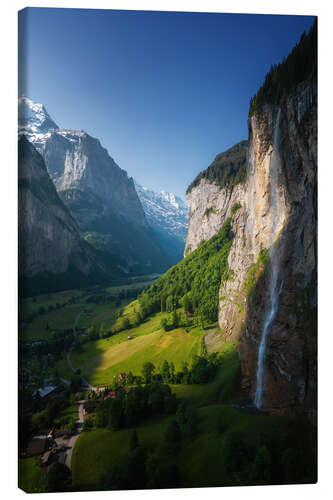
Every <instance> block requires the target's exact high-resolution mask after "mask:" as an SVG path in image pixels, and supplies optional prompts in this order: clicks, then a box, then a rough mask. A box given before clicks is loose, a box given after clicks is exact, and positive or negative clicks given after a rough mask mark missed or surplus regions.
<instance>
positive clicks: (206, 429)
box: [72, 401, 288, 489]
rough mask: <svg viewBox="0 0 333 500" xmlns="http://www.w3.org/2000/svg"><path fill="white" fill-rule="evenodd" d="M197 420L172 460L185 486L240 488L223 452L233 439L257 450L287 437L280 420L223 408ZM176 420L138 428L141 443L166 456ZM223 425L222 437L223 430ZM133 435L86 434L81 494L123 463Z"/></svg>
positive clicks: (79, 450) (78, 472)
mask: <svg viewBox="0 0 333 500" xmlns="http://www.w3.org/2000/svg"><path fill="white" fill-rule="evenodd" d="M198 403H199V401H198ZM197 415H198V431H197V433H196V434H195V435H194V436H191V437H190V436H183V437H182V439H181V443H180V450H179V452H178V453H176V454H172V456H171V457H169V460H171V461H172V463H174V464H176V465H177V467H178V469H179V472H180V477H181V486H182V487H205V486H207V487H208V486H216V487H218V486H228V485H241V484H242V483H241V479H240V478H239V477H237V476H234V475H230V473H228V470H227V463H226V456H224V454H223V452H222V450H223V448H224V447H225V446H226V445H227V442H228V439H229V437H230V436H231V435H235V434H236V435H239V436H241V438H242V440H243V441H244V442H245V443H246V445H247V446H249V447H251V446H257V445H258V442H259V440H260V438H261V436H262V434H265V435H266V436H267V438H272V439H274V436H276V435H279V436H282V437H283V436H285V435H287V431H288V423H287V421H286V420H284V419H282V418H281V417H267V416H264V415H249V414H245V413H243V412H241V411H240V410H238V409H236V408H232V407H231V406H229V405H224V404H217V405H209V406H203V407H200V408H198V410H197ZM172 419H174V416H167V417H165V416H161V417H156V418H153V419H149V420H146V421H145V422H143V423H141V424H140V425H138V426H136V431H137V435H138V439H139V442H140V444H141V445H143V446H145V447H146V448H147V449H149V450H150V451H151V452H154V453H157V454H158V453H161V455H163V456H165V447H166V440H165V431H166V427H167V425H168V423H169V422H170V420H172ZM221 420H223V423H224V431H223V432H221V430H220V428H219V422H220V421H221ZM132 431H133V429H130V428H129V429H121V430H118V431H114V430H109V429H95V430H92V431H90V432H83V433H82V434H81V436H80V437H79V439H78V441H77V442H76V445H75V449H74V453H73V462H72V474H73V476H72V477H73V485H74V486H75V487H77V488H79V489H81V488H82V489H83V488H84V487H86V488H87V489H93V488H96V487H97V488H98V484H99V481H100V479H101V478H102V477H103V475H104V474H106V473H107V472H108V470H110V468H111V466H112V465H115V464H121V463H122V461H123V460H124V458H125V456H126V453H128V450H129V442H130V436H131V433H132Z"/></svg>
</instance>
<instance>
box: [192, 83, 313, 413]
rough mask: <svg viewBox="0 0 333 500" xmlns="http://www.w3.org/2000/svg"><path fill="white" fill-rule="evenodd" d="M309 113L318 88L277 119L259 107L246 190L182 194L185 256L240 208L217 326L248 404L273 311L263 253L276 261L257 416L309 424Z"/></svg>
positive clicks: (203, 187)
mask: <svg viewBox="0 0 333 500" xmlns="http://www.w3.org/2000/svg"><path fill="white" fill-rule="evenodd" d="M316 112H317V94H316V88H315V87H314V86H313V84H310V83H303V84H301V85H299V86H298V87H297V90H296V91H295V92H294V94H293V95H291V96H290V97H289V98H288V99H287V101H286V103H285V104H284V105H283V106H282V107H281V109H280V111H279V109H278V108H277V107H276V106H268V105H266V106H264V107H263V108H262V109H261V110H260V112H258V113H256V114H255V115H254V116H253V117H252V118H251V119H250V122H249V149H248V156H247V180H246V182H245V183H244V184H236V185H233V186H232V187H227V188H224V189H219V188H218V186H216V185H214V184H212V183H210V182H208V181H207V180H206V179H202V180H201V182H200V184H199V185H198V186H196V187H195V188H193V189H192V190H191V191H190V193H189V194H188V201H189V205H190V220H189V234H188V237H187V252H190V251H192V250H193V249H194V248H195V247H196V246H197V245H198V244H199V242H200V240H202V239H209V238H210V237H211V236H212V235H213V234H215V232H216V231H217V230H218V229H219V228H220V227H221V226H222V224H223V223H224V221H225V219H226V218H227V217H228V216H229V215H230V213H231V211H232V209H233V207H234V210H236V208H238V209H237V212H236V214H235V215H234V217H233V222H232V231H233V233H234V235H235V237H234V240H233V245H232V248H231V251H230V254H229V268H230V270H229V279H228V280H227V281H226V282H225V283H224V284H223V286H222V287H221V289H220V302H219V324H220V327H221V329H222V332H223V335H224V336H225V338H226V339H230V340H239V354H240V359H241V366H242V385H243V389H244V391H246V393H248V394H249V395H250V397H251V398H252V400H253V399H254V395H255V391H256V385H257V380H256V375H257V363H258V349H259V344H260V341H261V338H262V332H263V326H264V322H265V318H266V317H267V314H268V313H269V308H270V297H269V282H270V272H271V267H272V260H270V259H269V253H268V251H269V250H270V249H271V252H272V250H274V252H276V255H277V256H278V280H279V283H280V284H281V293H280V296H279V301H278V309H277V313H276V316H275V318H274V321H273V323H272V324H271V326H270V328H269V331H268V335H267V346H266V352H265V358H264V369H263V393H262V408H263V409H265V410H267V411H269V412H271V413H279V414H284V413H288V414H292V413H296V412H297V411H300V410H302V411H303V412H304V411H305V412H308V413H309V415H310V416H311V417H313V415H314V412H315V408H316V339H317V335H316V319H317V318H316V307H317V302H316V289H317V274H316V273H317V253H316V252H317V250H316V249H317V234H316V231H317V156H316V155H317V115H316ZM274 179H275V180H274ZM273 180H274V183H275V185H276V188H275V189H274V190H273V189H272V185H273ZM272 247H273V248H272Z"/></svg>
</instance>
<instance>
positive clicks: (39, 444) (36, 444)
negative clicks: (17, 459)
mask: <svg viewBox="0 0 333 500" xmlns="http://www.w3.org/2000/svg"><path fill="white" fill-rule="evenodd" d="M47 442H48V440H47V438H41V439H32V440H31V441H30V443H29V444H28V447H27V455H29V456H31V457H34V456H36V455H41V454H42V453H44V451H45V450H46V448H47Z"/></svg>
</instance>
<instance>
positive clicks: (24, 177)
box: [18, 135, 122, 295]
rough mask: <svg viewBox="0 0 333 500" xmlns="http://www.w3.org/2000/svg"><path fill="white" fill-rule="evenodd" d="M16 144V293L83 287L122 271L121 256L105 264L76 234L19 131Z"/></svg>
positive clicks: (40, 160) (37, 157)
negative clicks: (17, 246)
mask: <svg viewBox="0 0 333 500" xmlns="http://www.w3.org/2000/svg"><path fill="white" fill-rule="evenodd" d="M18 148H19V151H18V160H19V164H18V173H19V181H18V182H19V191H18V193H19V199H18V216H19V281H20V294H21V295H27V294H30V293H42V292H44V291H50V290H61V289H66V288H69V287H76V286H83V285H87V284H88V283H96V282H99V281H102V280H103V279H105V277H106V276H107V275H108V276H109V277H110V276H112V274H113V276H114V275H119V274H122V272H121V268H120V266H121V263H122V262H121V260H120V259H118V260H117V259H116V258H115V260H114V267H113V268H111V267H110V266H107V265H106V264H105V262H104V261H103V258H102V256H101V255H99V253H98V252H97V251H96V250H95V249H94V248H92V247H91V246H90V245H89V244H88V243H87V242H86V241H85V240H84V239H83V238H82V237H81V236H80V234H79V230H78V227H77V224H76V222H75V220H74V219H73V217H72V216H71V214H70V213H69V211H68V209H67V208H66V207H65V206H64V204H63V202H62V201H61V199H60V198H59V196H58V194H57V191H56V189H55V187H54V185H53V183H52V181H51V179H50V177H49V175H48V172H47V170H46V166H45V163H44V161H43V158H42V157H41V155H40V154H39V153H38V152H37V150H36V149H35V148H34V146H33V145H32V144H31V143H30V142H29V141H28V140H27V139H26V138H25V136H24V135H23V136H22V137H21V138H20V140H19V145H18ZM117 265H119V267H118V268H117ZM112 271H113V273H112Z"/></svg>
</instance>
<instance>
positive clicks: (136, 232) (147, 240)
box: [19, 97, 172, 273]
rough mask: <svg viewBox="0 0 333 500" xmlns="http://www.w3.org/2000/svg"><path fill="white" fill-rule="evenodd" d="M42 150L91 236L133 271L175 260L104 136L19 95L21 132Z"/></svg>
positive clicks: (72, 210) (67, 200) (66, 201)
mask: <svg viewBox="0 0 333 500" xmlns="http://www.w3.org/2000/svg"><path fill="white" fill-rule="evenodd" d="M22 135H25V136H26V138H27V139H28V140H29V142H30V143H32V144H33V145H34V147H35V148H36V149H37V151H38V152H39V153H40V154H41V155H42V157H43V159H44V162H45V165H46V168H47V171H48V173H49V175H50V177H51V179H52V181H53V183H54V185H55V187H56V189H57V192H58V194H59V197H60V198H61V200H62V201H63V203H64V204H65V205H66V206H67V208H68V209H69V211H70V213H71V215H72V216H73V218H74V219H75V221H76V222H77V224H78V226H79V228H80V230H81V232H82V233H83V234H84V236H85V238H86V239H87V241H89V242H90V243H91V244H92V245H94V246H95V247H96V248H98V249H99V250H102V251H104V252H107V253H110V255H111V254H112V255H114V254H117V255H121V256H122V257H123V258H124V259H125V260H126V262H127V263H128V270H129V271H130V272H133V273H134V272H138V273H141V272H143V271H144V272H160V271H164V270H165V269H166V268H167V267H168V266H169V265H170V264H171V263H172V259H171V256H170V255H167V254H166V252H165V251H164V250H163V248H162V245H161V244H160V243H159V239H158V238H157V237H156V235H155V234H154V232H153V231H152V229H151V227H150V225H149V224H148V222H147V219H146V216H145V213H144V210H143V207H142V204H141V202H140V199H139V197H138V194H137V192H136V190H135V187H134V181H133V179H132V178H131V177H129V176H128V175H127V172H126V171H125V170H123V169H121V168H120V167H119V166H118V165H117V164H116V162H115V161H114V160H113V159H112V158H111V156H110V155H109V153H108V151H107V150H106V149H105V148H103V147H102V145H101V143H100V141H99V140H98V139H96V138H94V137H91V136H90V135H89V134H87V133H86V132H85V131H83V130H72V129H59V127H58V126H57V125H56V123H55V122H54V121H53V119H52V118H51V117H50V115H49V114H48V113H47V111H46V109H45V107H44V106H43V105H42V104H37V103H35V102H34V101H32V100H31V99H29V98H27V97H21V98H20V99H19V136H22Z"/></svg>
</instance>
